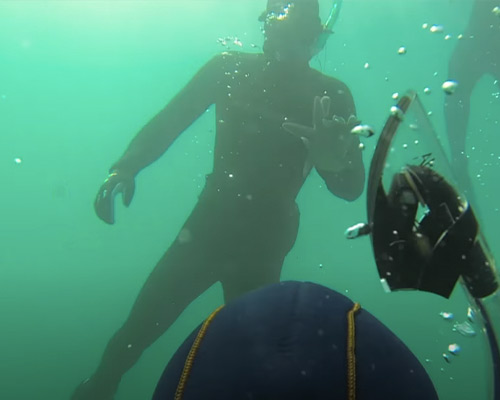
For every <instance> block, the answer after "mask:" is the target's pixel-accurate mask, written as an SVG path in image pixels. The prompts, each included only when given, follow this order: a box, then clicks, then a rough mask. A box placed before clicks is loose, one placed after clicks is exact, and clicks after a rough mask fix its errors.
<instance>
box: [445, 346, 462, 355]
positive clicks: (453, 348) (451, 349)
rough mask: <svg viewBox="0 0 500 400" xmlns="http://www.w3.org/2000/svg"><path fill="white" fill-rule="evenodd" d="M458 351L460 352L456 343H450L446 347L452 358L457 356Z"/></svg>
mask: <svg viewBox="0 0 500 400" xmlns="http://www.w3.org/2000/svg"><path fill="white" fill-rule="evenodd" d="M460 350H461V348H460V346H459V345H458V344H456V343H452V344H450V345H449V346H448V351H449V352H450V353H451V354H453V355H454V356H458V354H459V353H460Z"/></svg>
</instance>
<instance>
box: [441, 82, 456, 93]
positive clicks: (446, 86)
mask: <svg viewBox="0 0 500 400" xmlns="http://www.w3.org/2000/svg"><path fill="white" fill-rule="evenodd" d="M457 86H458V82H457V81H453V80H449V81H446V82H444V83H443V84H442V85H441V87H442V88H443V90H444V92H445V93H446V94H453V93H454V92H455V90H456V89H457Z"/></svg>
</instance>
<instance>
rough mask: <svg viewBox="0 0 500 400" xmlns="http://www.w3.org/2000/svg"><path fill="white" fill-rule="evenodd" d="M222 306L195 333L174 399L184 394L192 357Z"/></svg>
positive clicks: (180, 397)
mask: <svg viewBox="0 0 500 400" xmlns="http://www.w3.org/2000/svg"><path fill="white" fill-rule="evenodd" d="M222 307H224V306H223V305H222V306H220V307H218V308H217V309H216V310H215V311H214V312H213V313H212V314H210V316H209V317H208V318H207V319H206V321H205V322H204V323H203V325H202V326H201V329H200V331H199V332H198V335H196V339H195V340H194V342H193V345H192V346H191V350H189V354H188V356H187V358H186V362H185V363H184V369H183V370H182V374H181V379H180V380H179V384H178V385H177V390H176V391H175V397H174V399H175V400H181V399H182V395H183V394H184V389H185V388H186V383H187V379H188V378H189V374H190V373H191V369H192V367H193V361H194V357H195V356H196V353H197V352H198V349H199V348H200V344H201V341H202V339H203V338H204V337H205V334H206V332H207V329H208V325H210V323H211V322H212V321H213V319H214V318H215V316H216V315H217V313H218V312H219V311H220V310H221V309H222Z"/></svg>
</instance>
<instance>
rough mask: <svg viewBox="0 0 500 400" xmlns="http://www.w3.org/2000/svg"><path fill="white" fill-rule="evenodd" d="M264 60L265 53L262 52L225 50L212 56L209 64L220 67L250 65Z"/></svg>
mask: <svg viewBox="0 0 500 400" xmlns="http://www.w3.org/2000/svg"><path fill="white" fill-rule="evenodd" d="M262 62H263V55H262V54H261V53H243V52H239V51H224V52H222V53H218V54H216V55H214V56H213V57H212V59H211V60H210V61H208V63H207V64H211V65H213V66H219V67H230V66H237V67H238V66H242V67H244V66H247V65H248V66H250V65H255V64H259V63H262Z"/></svg>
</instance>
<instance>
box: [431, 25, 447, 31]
mask: <svg viewBox="0 0 500 400" xmlns="http://www.w3.org/2000/svg"><path fill="white" fill-rule="evenodd" d="M430 31H431V33H442V32H443V31H444V27H443V25H432V26H431V29H430Z"/></svg>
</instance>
